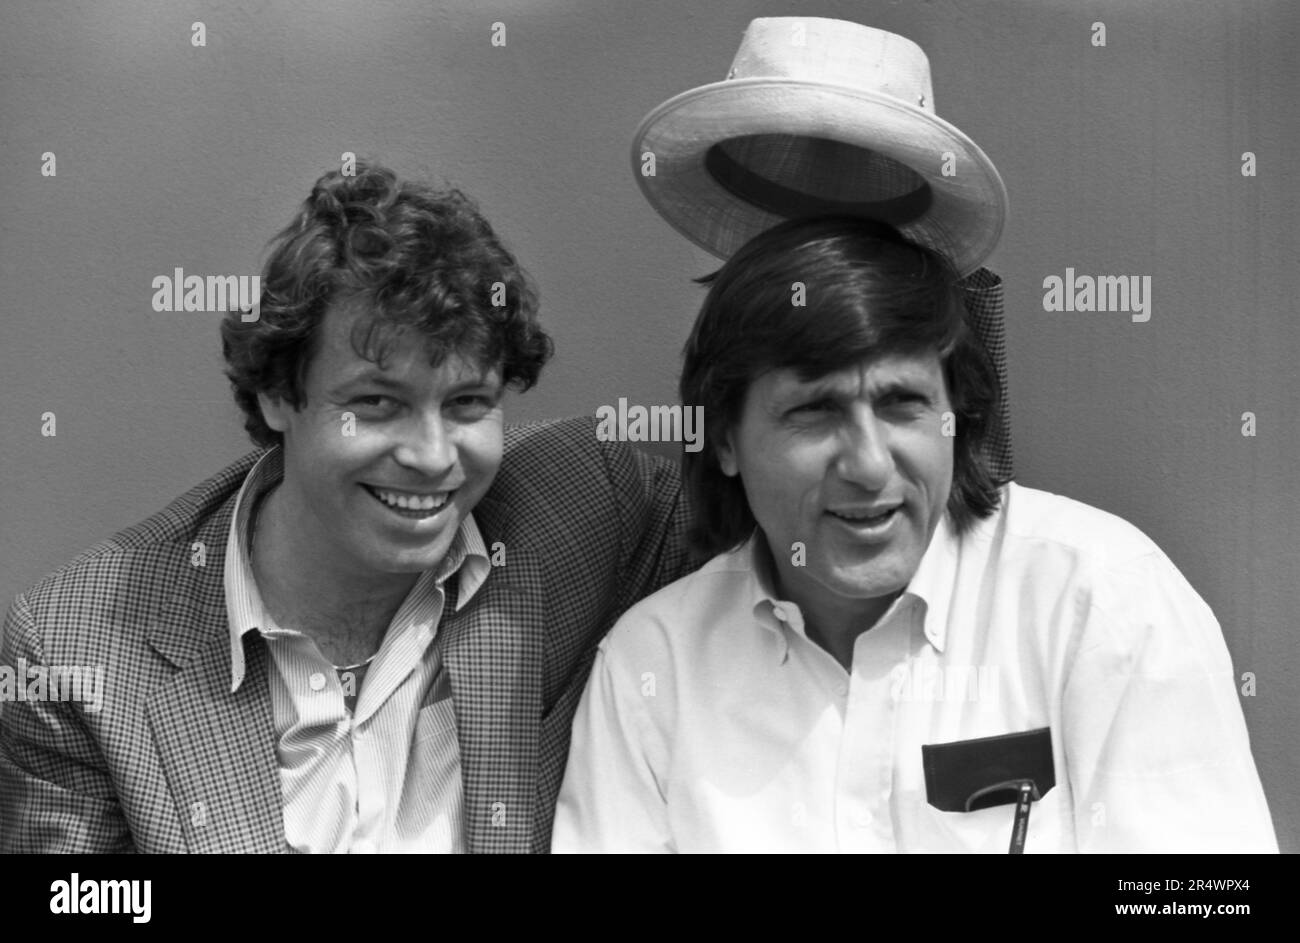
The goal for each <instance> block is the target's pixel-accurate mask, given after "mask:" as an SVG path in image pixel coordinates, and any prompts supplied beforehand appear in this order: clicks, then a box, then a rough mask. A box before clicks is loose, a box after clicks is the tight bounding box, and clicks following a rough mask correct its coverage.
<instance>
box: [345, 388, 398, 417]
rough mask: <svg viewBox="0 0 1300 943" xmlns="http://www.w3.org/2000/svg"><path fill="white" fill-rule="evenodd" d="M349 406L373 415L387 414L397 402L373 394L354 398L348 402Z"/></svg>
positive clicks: (389, 397) (387, 397)
mask: <svg viewBox="0 0 1300 943" xmlns="http://www.w3.org/2000/svg"><path fill="white" fill-rule="evenodd" d="M348 405H349V406H355V407H357V408H359V409H364V410H366V411H368V412H371V413H376V412H387V411H389V410H391V409H392V408H393V407H395V406H396V405H397V400H395V399H393V398H392V397H391V396H384V395H382V394H379V393H373V394H370V395H368V396H354V397H352V399H351V400H349V401H348Z"/></svg>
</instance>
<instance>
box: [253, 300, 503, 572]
mask: <svg viewBox="0 0 1300 943" xmlns="http://www.w3.org/2000/svg"><path fill="white" fill-rule="evenodd" d="M368 317H369V313H368V312H367V311H366V310H365V309H364V308H361V307H358V306H351V307H349V306H331V308H330V309H329V310H328V311H327V312H326V314H325V317H324V319H323V321H322V323H321V325H320V333H319V336H318V338H317V343H316V347H315V353H314V355H313V356H312V359H311V361H310V363H309V365H308V368H307V373H306V376H305V378H304V381H303V394H304V401H303V403H302V406H301V408H300V409H294V408H293V407H292V406H290V405H289V404H288V403H286V402H283V401H279V400H272V399H270V398H268V397H267V396H265V395H259V398H258V399H259V403H260V404H261V407H262V414H263V416H264V417H265V419H266V422H267V424H268V425H269V426H270V427H271V428H272V429H274V430H276V431H277V432H280V433H281V434H282V435H283V436H284V482H283V484H282V485H281V491H282V493H283V494H282V500H283V503H284V506H285V508H286V510H287V512H288V515H289V519H290V520H292V521H294V525H293V526H294V528H295V541H294V542H295V544H296V546H297V547H298V548H300V550H302V551H304V552H306V553H307V554H309V555H310V559H311V561H312V564H313V566H316V567H320V568H322V569H323V570H324V571H325V572H330V573H337V574H339V575H340V577H343V576H345V575H346V577H347V578H348V579H349V581H355V580H357V579H362V580H364V579H366V578H367V577H382V576H391V575H394V574H411V573H418V572H420V571H423V570H426V569H429V568H431V567H433V566H435V565H436V564H438V563H439V562H440V561H441V560H442V558H443V557H444V556H445V555H446V553H447V550H448V549H449V548H450V547H451V543H452V541H453V539H454V538H455V536H456V532H457V530H458V528H459V527H460V524H461V522H462V521H463V520H464V519H465V517H466V516H467V515H468V514H469V513H470V510H471V509H472V508H473V507H474V506H475V505H476V504H477V503H478V501H479V499H481V498H482V497H483V495H484V494H486V493H487V491H488V488H489V487H490V486H491V484H492V480H493V478H494V477H495V476H496V473H497V469H498V468H499V467H500V465H501V454H502V413H501V396H502V392H503V387H502V383H501V376H500V371H499V370H498V369H496V368H495V367H494V368H492V369H490V370H488V371H486V372H485V371H483V370H482V369H481V368H480V367H479V366H478V365H477V364H474V363H471V362H468V361H466V360H465V359H463V358H462V357H460V356H457V355H455V354H450V355H448V356H447V357H446V358H445V359H444V360H443V361H442V363H441V364H439V365H438V366H437V367H434V366H430V364H429V358H428V355H427V352H426V349H425V344H424V342H423V338H422V337H420V336H419V335H412V334H408V333H403V334H401V335H397V339H396V340H395V341H394V342H393V343H392V344H391V347H390V353H389V355H388V356H387V358H386V359H385V361H384V366H383V369H381V368H380V367H379V366H378V365H377V364H375V363H373V362H371V361H369V360H367V359H365V358H364V357H362V356H360V355H359V354H358V353H357V352H356V351H355V350H354V349H353V345H352V336H353V330H354V329H355V328H356V327H357V325H358V324H360V323H361V322H363V321H364V320H365V319H367V318H368Z"/></svg>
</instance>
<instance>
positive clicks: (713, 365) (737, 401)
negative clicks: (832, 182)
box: [680, 217, 1004, 556]
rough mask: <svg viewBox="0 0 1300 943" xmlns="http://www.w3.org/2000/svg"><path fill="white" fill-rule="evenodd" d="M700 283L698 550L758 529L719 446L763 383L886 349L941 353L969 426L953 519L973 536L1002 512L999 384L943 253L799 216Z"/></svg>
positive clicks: (688, 392) (729, 543)
mask: <svg viewBox="0 0 1300 943" xmlns="http://www.w3.org/2000/svg"><path fill="white" fill-rule="evenodd" d="M699 281H700V282H701V283H702V284H706V285H708V286H709V293H708V295H707V297H706V298H705V300H704V304H703V306H702V307H701V309H700V314H699V317H698V318H697V319H696V321H695V327H694V329H693V330H692V331H691V336H690V339H689V340H688V341H687V342H686V348H685V351H684V357H685V363H684V365H683V368H682V378H681V384H680V393H681V400H682V402H683V403H689V404H691V405H698V406H703V407H704V415H705V416H706V417H708V423H707V425H706V434H705V436H704V443H703V447H702V448H701V449H700V451H698V452H685V453H683V459H682V462H683V464H682V473H683V478H684V480H685V484H686V489H687V493H688V495H689V500H690V502H691V505H692V508H693V510H694V511H695V524H694V526H693V529H692V531H691V535H690V536H691V544H692V548H693V549H694V550H695V552H696V553H698V554H700V555H702V556H712V555H714V554H718V553H722V552H724V551H727V550H732V549H734V548H735V547H736V546H738V545H739V544H740V543H741V542H743V541H744V540H745V539H746V538H748V537H749V535H750V534H751V533H752V532H753V530H754V527H755V526H756V521H755V519H754V515H753V512H752V511H751V510H750V507H749V502H748V501H747V500H746V498H745V490H744V486H743V484H742V483H741V481H740V479H739V478H738V477H729V476H728V475H726V474H724V473H723V471H722V467H721V465H720V464H719V461H718V445H719V443H722V442H724V441H725V438H726V435H727V432H728V430H730V429H732V428H733V427H734V426H735V424H736V423H737V422H738V421H739V419H740V415H741V411H742V408H743V407H744V403H745V396H746V394H747V393H748V391H749V386H750V384H751V383H752V382H753V381H754V380H755V379H756V378H758V377H759V376H760V375H762V374H763V373H766V372H768V371H770V370H777V369H783V368H788V369H793V370H796V371H798V373H799V375H800V377H801V379H803V380H804V381H810V380H814V379H817V378H819V377H822V376H825V375H827V374H829V373H833V372H835V371H837V370H842V369H844V368H846V367H851V366H853V365H855V364H859V363H862V362H863V361H865V360H870V359H872V358H875V357H878V356H880V355H882V354H892V353H902V354H918V353H923V352H927V351H934V352H936V353H937V354H938V355H939V357H940V360H941V362H942V364H943V373H944V380H945V382H946V384H947V388H948V396H949V400H950V402H951V404H952V411H953V415H954V418H955V420H956V422H955V426H956V438H955V440H954V443H953V482H952V490H951V491H950V492H949V496H948V506H947V510H948V514H949V517H950V518H951V520H952V522H953V526H954V529H955V530H956V532H957V533H962V532H964V531H965V530H966V529H967V528H968V527H969V526H970V525H971V524H973V523H974V522H975V520H976V519H978V518H982V517H987V516H988V515H989V514H991V513H992V512H993V511H994V510H996V509H997V506H998V503H999V501H1000V500H1001V495H1000V493H999V490H998V489H999V487H1000V486H1001V485H1002V484H1003V483H1004V482H1000V481H997V480H995V479H994V478H993V476H992V475H991V473H990V472H989V469H988V465H987V464H986V461H985V458H984V454H983V444H984V440H985V438H986V437H987V436H988V434H989V432H990V430H991V423H992V422H993V421H994V417H995V416H996V415H997V410H998V404H999V400H1000V396H1001V393H1000V386H999V384H998V379H997V374H996V372H995V371H994V368H993V365H992V362H991V361H990V360H989V357H988V354H987V353H986V352H985V350H984V347H983V346H982V345H981V344H980V342H979V339H978V338H977V337H976V336H975V334H974V333H973V332H972V331H971V329H970V328H969V326H968V325H967V323H966V317H965V310H966V309H965V304H964V300H963V297H962V291H961V286H960V284H959V276H958V275H957V273H956V271H955V270H954V269H953V267H952V264H951V263H950V262H949V261H948V260H947V259H946V258H945V257H944V256H943V255H942V254H941V253H939V252H936V251H934V250H932V249H929V248H926V247H923V246H920V245H917V244H916V243H914V242H911V241H910V240H908V239H906V238H905V237H904V236H902V235H901V234H899V232H898V231H897V230H896V229H894V228H893V227H892V226H889V225H888V224H885V223H880V222H876V221H871V220H864V219H857V218H839V217H821V218H813V219H798V220H792V221H789V222H785V223H782V224H780V225H778V226H775V227H773V228H772V229H769V230H767V231H766V232H764V233H762V234H760V235H758V236H755V237H754V238H753V239H751V240H750V241H749V242H748V243H746V244H745V245H744V246H743V247H741V249H740V251H738V252H737V253H736V254H735V255H734V256H732V257H731V259H730V260H729V261H728V262H727V263H726V264H725V265H724V266H723V267H722V268H721V269H719V270H718V271H717V272H714V273H713V274H712V275H707V276H705V277H704V278H701V279H699ZM795 282H802V283H803V284H804V285H805V290H806V296H807V299H808V301H807V304H806V305H805V306H803V307H795V306H792V305H791V303H790V299H791V287H792V285H793V284H794V283H795Z"/></svg>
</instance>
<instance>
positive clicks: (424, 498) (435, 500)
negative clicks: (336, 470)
mask: <svg viewBox="0 0 1300 943" xmlns="http://www.w3.org/2000/svg"><path fill="white" fill-rule="evenodd" d="M361 487H363V488H365V489H366V491H368V492H369V493H370V496H371V497H372V498H374V499H375V500H376V501H378V502H379V503H380V504H382V505H383V506H384V507H386V508H388V510H390V511H392V512H393V513H395V514H399V515H401V516H402V517H409V518H417V519H418V518H425V517H433V516H434V515H435V514H437V513H438V512H439V511H441V510H442V509H443V508H444V507H446V506H447V505H448V504H449V503H450V501H451V498H452V495H454V494H455V493H456V492H455V491H393V490H392V489H389V488H378V487H375V486H374V485H362V486H361Z"/></svg>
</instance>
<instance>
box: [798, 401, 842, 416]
mask: <svg viewBox="0 0 1300 943" xmlns="http://www.w3.org/2000/svg"><path fill="white" fill-rule="evenodd" d="M834 408H835V404H834V403H832V402H831V401H830V400H828V399H812V400H809V401H808V402H806V403H801V404H800V405H798V406H796V407H795V408H794V409H792V410H790V412H792V413H824V412H826V411H827V410H830V409H834Z"/></svg>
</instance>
